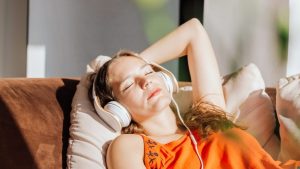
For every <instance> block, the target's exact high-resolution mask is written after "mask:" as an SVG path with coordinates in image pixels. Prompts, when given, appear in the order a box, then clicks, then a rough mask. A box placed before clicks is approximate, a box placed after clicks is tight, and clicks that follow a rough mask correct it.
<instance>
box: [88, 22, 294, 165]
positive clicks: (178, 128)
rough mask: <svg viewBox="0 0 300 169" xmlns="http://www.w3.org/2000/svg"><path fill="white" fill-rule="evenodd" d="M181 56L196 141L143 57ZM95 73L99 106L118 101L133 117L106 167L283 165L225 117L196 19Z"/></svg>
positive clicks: (211, 57) (214, 71)
mask: <svg viewBox="0 0 300 169" xmlns="http://www.w3.org/2000/svg"><path fill="white" fill-rule="evenodd" d="M185 55H187V58H188V65H189V70H190V73H191V80H192V87H193V103H194V104H193V106H192V108H191V110H190V111H189V112H188V113H187V115H186V116H187V117H186V118H185V122H186V123H187V126H188V127H189V128H190V129H191V130H192V133H193V135H195V136H196V137H195V138H196V139H195V140H193V138H192V137H191V135H192V134H190V133H189V132H187V129H186V128H185V127H183V126H184V124H183V123H181V122H180V121H179V120H178V119H179V117H178V116H177V115H176V113H174V111H173V109H172V108H171V107H170V103H171V100H172V94H170V91H168V88H167V86H166V84H165V83H164V81H163V80H162V77H161V76H159V75H158V74H159V73H156V72H155V70H154V67H153V66H152V65H151V64H149V63H148V62H155V63H158V64H160V63H164V62H166V61H169V60H172V59H176V58H178V57H181V56H185ZM92 79H93V80H95V81H94V86H93V87H94V92H95V93H94V95H96V96H97V97H98V98H99V99H100V103H101V106H103V107H104V106H105V105H107V104H108V103H109V102H110V101H113V100H115V101H117V102H118V103H120V104H121V105H122V106H123V107H125V109H127V111H128V112H129V114H130V116H131V119H132V120H131V122H130V124H129V126H127V127H124V128H123V129H122V132H123V133H124V134H122V135H120V136H118V137H117V138H116V139H115V140H114V141H113V142H112V143H111V145H110V146H109V149H108V152H107V157H106V159H107V167H108V168H109V169H119V168H120V169H121V168H122V169H127V168H128V169H142V168H188V169H194V168H195V169H199V168H201V167H204V168H206V169H218V168H222V169H224V168H236V169H243V168H281V167H282V166H284V165H281V166H279V162H275V161H274V160H273V159H272V158H271V157H270V155H268V154H267V153H266V152H265V151H264V150H263V149H262V148H261V147H260V146H259V144H258V143H257V141H256V140H255V139H254V138H253V137H252V136H250V135H249V134H247V133H246V132H244V131H243V130H241V129H239V127H238V126H236V125H235V124H233V123H232V122H231V121H229V120H228V119H227V118H226V115H225V110H226V104H225V103H226V102H225V100H224V94H223V90H222V85H221V81H220V74H219V70H218V64H217V61H216V58H215V54H214V52H213V49H212V46H211V43H210V41H209V38H208V36H207V34H206V32H205V30H204V28H203V27H202V25H201V23H200V22H199V21H198V20H197V19H191V20H189V21H188V22H186V23H184V24H183V25H181V26H180V27H178V28H177V29H176V30H174V31H173V32H171V33H170V34H168V35H167V36H165V37H163V38H162V39H160V40H159V41H158V42H156V43H154V44H153V45H152V46H150V47H149V48H147V49H146V50H144V51H143V52H141V53H140V54H135V53H132V52H120V53H118V54H117V55H116V56H115V57H114V58H113V59H111V60H110V61H108V62H106V63H105V64H104V65H103V66H102V67H101V68H100V70H99V72H98V73H97V74H96V77H95V76H94V77H93V78H92ZM91 90H92V89H90V96H91V93H92V92H91ZM193 141H195V142H196V143H197V145H195V146H196V148H195V147H194V144H193ZM293 164H294V166H295V165H296V163H293Z"/></svg>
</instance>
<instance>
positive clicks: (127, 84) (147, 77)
mask: <svg viewBox="0 0 300 169" xmlns="http://www.w3.org/2000/svg"><path fill="white" fill-rule="evenodd" d="M108 77H109V84H110V85H111V87H112V91H113V95H114V97H115V98H116V100H117V101H118V102H119V103H121V104H122V105H123V106H124V107H126V109H127V110H128V111H129V112H130V114H131V116H132V118H133V119H134V120H135V121H136V122H138V123H141V122H143V121H144V120H146V119H148V118H149V117H151V116H153V115H155V114H156V113H159V112H161V111H164V110H165V109H167V108H169V107H168V106H169V104H170V102H171V95H170V93H169V92H168V91H167V88H166V86H165V84H164V82H163V79H162V78H161V77H160V76H159V75H158V73H157V72H154V71H153V69H152V67H151V65H149V64H147V63H146V62H145V61H144V60H142V59H141V58H138V57H134V56H129V57H128V56H125V57H120V58H117V59H115V60H114V61H113V62H112V63H111V65H110V66H109V69H108Z"/></svg>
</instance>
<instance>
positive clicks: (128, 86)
mask: <svg viewBox="0 0 300 169" xmlns="http://www.w3.org/2000/svg"><path fill="white" fill-rule="evenodd" d="M132 85H133V83H130V84H128V85H126V86H125V88H124V89H123V92H124V91H126V90H127V89H129V88H130V87H131V86H132Z"/></svg>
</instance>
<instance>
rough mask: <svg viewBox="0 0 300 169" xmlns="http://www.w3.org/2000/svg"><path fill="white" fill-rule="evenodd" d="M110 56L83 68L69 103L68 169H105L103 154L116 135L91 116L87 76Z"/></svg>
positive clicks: (91, 106)
mask: <svg viewBox="0 0 300 169" xmlns="http://www.w3.org/2000/svg"><path fill="white" fill-rule="evenodd" d="M109 59H110V57H106V56H99V57H97V58H96V59H95V60H93V61H92V62H91V63H90V64H89V65H87V73H85V74H84V75H83V76H82V77H81V80H80V82H79V84H78V85H77V90H76V93H75V95H74V97H73V101H72V112H71V126H70V138H69V147H68V151H67V166H68V168H70V169H83V168H89V169H105V168H106V167H105V153H106V149H107V147H108V145H109V143H110V141H111V140H112V139H114V138H115V137H116V136H118V135H119V134H120V133H115V132H114V131H112V130H111V129H110V128H109V127H108V126H107V125H106V124H105V122H104V121H102V120H101V119H100V118H99V116H98V115H97V114H96V113H95V109H94V106H93V105H92V103H91V102H90V101H89V98H88V89H89V86H90V85H91V84H90V81H89V80H88V79H87V78H88V75H89V74H90V73H92V72H94V71H96V70H98V68H99V67H100V66H102V64H103V63H105V62H106V61H107V60H109Z"/></svg>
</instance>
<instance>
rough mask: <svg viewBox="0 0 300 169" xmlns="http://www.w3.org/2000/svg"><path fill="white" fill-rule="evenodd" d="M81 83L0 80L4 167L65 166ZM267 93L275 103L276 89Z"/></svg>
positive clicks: (0, 152)
mask: <svg viewBox="0 0 300 169" xmlns="http://www.w3.org/2000/svg"><path fill="white" fill-rule="evenodd" d="M78 82H79V80H78V79H76V78H40V79H30V78H4V79H0V137H1V138H0V162H1V168H5V169H18V168H22V169H27V168H28V169H34V168H40V169H59V168H66V151H67V148H68V137H69V125H70V112H71V102H72V98H73V96H74V93H75V91H76V85H77V84H78ZM267 93H268V94H269V95H270V96H271V98H272V101H273V103H275V90H274V89H273V88H269V89H267ZM276 132H278V130H277V131H276Z"/></svg>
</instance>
